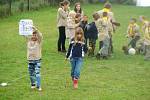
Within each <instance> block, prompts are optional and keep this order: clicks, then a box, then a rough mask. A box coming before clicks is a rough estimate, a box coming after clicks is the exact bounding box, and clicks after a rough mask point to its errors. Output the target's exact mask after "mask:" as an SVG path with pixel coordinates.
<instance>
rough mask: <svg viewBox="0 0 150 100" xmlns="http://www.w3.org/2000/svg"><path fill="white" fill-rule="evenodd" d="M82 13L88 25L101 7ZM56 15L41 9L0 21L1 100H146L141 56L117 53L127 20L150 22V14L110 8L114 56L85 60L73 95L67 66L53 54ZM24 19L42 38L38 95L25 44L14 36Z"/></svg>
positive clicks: (149, 89) (149, 77)
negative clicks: (142, 18) (4, 84)
mask: <svg viewBox="0 0 150 100" xmlns="http://www.w3.org/2000/svg"><path fill="white" fill-rule="evenodd" d="M83 8H84V11H85V13H86V14H87V15H88V16H89V19H90V21H92V17H91V15H92V14H93V12H94V11H97V10H99V9H101V8H102V5H99V4H96V5H84V7H83ZM56 11H57V8H44V9H41V10H39V11H34V12H29V13H27V12H26V13H21V14H17V15H14V16H11V17H9V18H6V19H1V20H0V83H1V82H10V85H8V86H7V87H0V100H150V62H149V61H144V60H143V56H141V55H135V56H127V55H124V54H123V52H122V51H121V47H122V45H124V44H125V43H126V41H127V39H126V38H125V36H124V33H125V32H126V28H127V25H128V21H129V20H130V18H131V17H136V18H138V16H139V15H145V16H147V17H149V18H150V14H149V11H150V8H139V7H135V6H123V5H113V11H114V13H115V17H116V19H117V20H118V21H119V22H120V23H121V27H120V28H118V30H117V32H116V33H115V34H114V49H115V50H114V51H115V53H114V55H113V57H112V58H110V59H109V60H101V61H98V60H96V58H88V57H86V58H85V60H84V66H83V68H82V73H81V79H80V82H79V89H78V90H73V89H72V83H71V79H70V63H69V62H65V61H64V58H65V56H64V54H61V53H58V52H57V44H56V43H57V37H58V30H57V28H56V14H57V13H56ZM23 18H30V19H33V21H34V24H35V25H36V26H37V27H38V28H39V30H40V31H41V32H42V33H43V37H44V40H43V51H42V54H43V57H42V59H43V60H42V68H41V74H42V76H41V77H42V88H43V91H42V92H38V91H36V90H31V89H30V80H29V75H28V68H27V61H26V41H25V39H24V37H22V36H19V35H18V22H19V20H20V19H23ZM97 43H98V42H97ZM18 78H21V79H18ZM14 79H16V81H13V80H14ZM17 79H18V80H17Z"/></svg>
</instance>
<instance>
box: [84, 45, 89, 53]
mask: <svg viewBox="0 0 150 100" xmlns="http://www.w3.org/2000/svg"><path fill="white" fill-rule="evenodd" d="M83 51H84V52H85V53H87V51H88V48H87V46H86V45H85V44H84V45H83Z"/></svg>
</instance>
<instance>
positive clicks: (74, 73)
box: [70, 57, 83, 79]
mask: <svg viewBox="0 0 150 100" xmlns="http://www.w3.org/2000/svg"><path fill="white" fill-rule="evenodd" d="M70 63H71V77H72V78H76V79H79V77H80V71H81V67H82V63H83V59H82V58H78V57H77V58H71V59H70Z"/></svg>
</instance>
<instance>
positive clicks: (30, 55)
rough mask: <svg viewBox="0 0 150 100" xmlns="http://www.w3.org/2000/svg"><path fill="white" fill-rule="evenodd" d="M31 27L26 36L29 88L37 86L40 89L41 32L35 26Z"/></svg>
mask: <svg viewBox="0 0 150 100" xmlns="http://www.w3.org/2000/svg"><path fill="white" fill-rule="evenodd" d="M32 28H33V33H32V36H26V37H27V60H28V70H29V74H30V80H31V88H32V89H34V88H37V89H38V90H39V91H41V90H42V89H41V82H40V81H41V78H40V67H41V46H42V34H41V33H40V32H39V31H38V30H37V29H36V28H35V27H32Z"/></svg>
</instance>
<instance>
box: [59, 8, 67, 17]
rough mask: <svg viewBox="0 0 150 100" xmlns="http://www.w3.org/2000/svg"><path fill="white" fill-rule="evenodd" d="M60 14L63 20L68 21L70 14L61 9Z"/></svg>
mask: <svg viewBox="0 0 150 100" xmlns="http://www.w3.org/2000/svg"><path fill="white" fill-rule="evenodd" d="M59 14H60V16H62V18H64V19H66V18H67V16H68V13H67V12H65V11H64V10H63V9H59Z"/></svg>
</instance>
